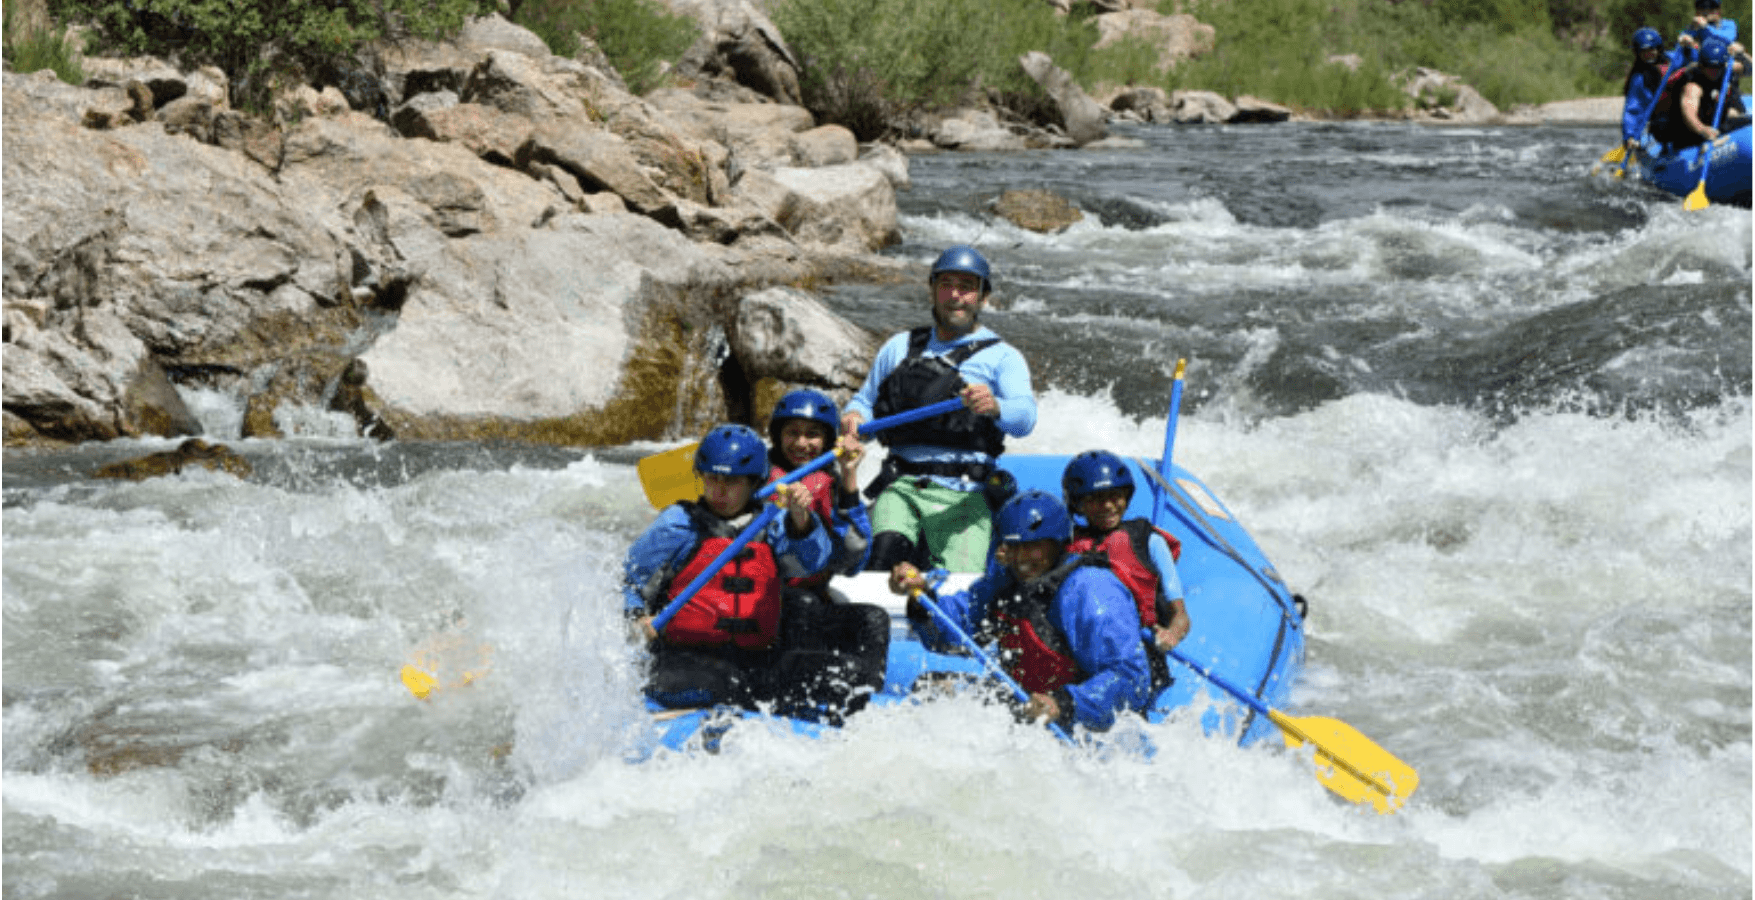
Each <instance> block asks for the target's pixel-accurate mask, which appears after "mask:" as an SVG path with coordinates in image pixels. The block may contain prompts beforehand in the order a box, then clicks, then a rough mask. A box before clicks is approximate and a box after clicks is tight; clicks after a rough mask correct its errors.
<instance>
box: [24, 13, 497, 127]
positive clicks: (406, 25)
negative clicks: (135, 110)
mask: <svg viewBox="0 0 1755 900" xmlns="http://www.w3.org/2000/svg"><path fill="white" fill-rule="evenodd" d="M48 6H49V12H50V13H51V14H52V15H54V17H55V18H56V20H57V21H62V22H79V23H89V24H90V25H91V26H92V32H91V41H92V45H93V46H92V49H93V50H95V51H102V52H107V53H117V54H126V55H131V54H150V55H153V56H159V57H163V58H167V59H173V58H174V59H177V60H180V61H181V62H182V63H183V64H185V65H215V66H218V67H219V68H220V69H221V70H222V71H224V72H225V74H226V77H227V78H228V79H230V81H231V87H232V98H231V99H232V103H233V104H234V105H237V106H241V107H244V108H248V109H265V108H266V107H267V105H268V103H269V100H270V98H271V97H272V96H273V92H274V90H275V88H276V86H277V85H280V84H284V83H292V82H294V81H298V80H310V79H312V78H316V77H321V76H322V74H323V73H330V74H337V75H338V76H340V75H343V74H344V73H348V72H352V71H354V70H356V69H358V68H359V64H358V63H357V62H355V61H354V59H353V54H354V53H355V51H357V50H358V49H359V47H360V46H361V45H362V44H366V43H368V42H371V41H376V40H378V39H380V38H384V37H397V36H402V35H410V36H415V37H428V38H431V37H441V36H445V35H451V34H455V33H457V31H458V30H459V29H460V28H462V26H463V23H464V21H465V20H466V19H467V18H468V17H469V16H472V15H477V14H479V13H482V12H486V11H490V10H492V9H494V8H495V6H496V3H495V0H228V2H224V3H216V2H211V0H49V4H48ZM351 99H352V98H350V101H351Z"/></svg>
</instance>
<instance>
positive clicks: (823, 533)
mask: <svg viewBox="0 0 1755 900" xmlns="http://www.w3.org/2000/svg"><path fill="white" fill-rule="evenodd" d="M787 518H788V516H787V515H786V514H782V515H780V516H778V517H776V518H775V519H774V521H772V522H769V523H768V527H767V529H766V530H765V531H764V532H763V536H764V537H765V538H766V540H767V543H768V546H769V547H772V548H773V549H774V558H775V560H776V561H777V562H778V564H779V566H780V574H781V575H782V576H783V577H786V578H798V577H802V576H805V575H813V574H815V573H817V572H819V571H821V570H822V568H823V566H824V565H826V564H827V563H828V561H829V557H830V555H831V554H832V553H833V552H834V548H833V546H832V545H831V543H830V540H831V539H830V535H829V531H828V529H826V528H824V527H823V523H822V520H821V519H819V518H817V516H816V514H815V513H812V514H811V517H810V520H811V528H810V533H808V534H806V535H805V536H803V537H799V538H795V537H792V536H790V535H789V534H787V532H786V520H787ZM748 524H749V523H748V522H747V521H745V522H743V523H742V525H743V527H748ZM867 527H869V526H867ZM740 530H741V529H740ZM702 537H703V536H702V535H701V534H700V532H699V531H697V530H696V528H695V521H694V519H692V518H691V517H690V516H689V514H688V512H687V511H686V510H685V509H683V507H682V505H681V504H671V505H670V506H667V507H665V508H664V511H663V512H660V513H659V514H658V519H657V520H656V521H654V522H653V523H652V524H651V525H649V526H647V528H646V531H645V532H644V533H642V534H641V535H640V536H639V537H638V538H636V539H635V540H634V543H633V545H632V546H630V547H628V555H627V556H626V557H625V558H624V560H623V562H622V603H623V605H624V607H625V608H626V610H627V612H628V614H629V615H641V614H644V613H646V612H648V611H651V607H649V606H648V605H647V599H646V598H647V597H648V596H650V597H653V598H657V597H658V596H659V592H660V591H661V590H662V588H663V587H664V582H666V581H668V580H669V579H670V578H671V577H673V576H674V575H675V574H676V573H677V572H679V571H682V568H683V567H684V566H686V565H688V562H689V559H690V556H691V552H690V551H692V550H693V549H694V547H695V545H696V544H698V543H700V542H701V540H702Z"/></svg>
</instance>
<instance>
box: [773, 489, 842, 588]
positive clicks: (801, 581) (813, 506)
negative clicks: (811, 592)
mask: <svg viewBox="0 0 1755 900" xmlns="http://www.w3.org/2000/svg"><path fill="white" fill-rule="evenodd" d="M769 458H770V459H772V457H769ZM787 471H788V470H786V469H782V468H780V467H779V466H774V467H773V468H771V469H769V470H768V481H769V482H770V483H772V482H775V481H779V480H780V479H781V478H784V477H786V473H787ZM798 483H799V484H802V485H804V486H805V487H807V488H809V489H810V511H811V512H813V513H816V514H817V518H818V519H820V520H821V521H822V523H823V526H824V527H828V525H829V523H830V522H833V521H834V515H835V477H834V476H833V475H830V474H829V473H828V472H825V471H823V470H821V469H818V470H817V471H815V472H812V473H810V474H809V475H806V476H804V477H803V478H800V479H798ZM834 574H835V573H833V572H831V571H829V567H828V566H824V567H823V571H821V572H817V573H815V574H811V575H805V576H802V577H799V578H788V579H786V586H787V587H802V588H816V587H821V586H822V585H825V584H828V583H829V579H830V578H831V577H833V576H834Z"/></svg>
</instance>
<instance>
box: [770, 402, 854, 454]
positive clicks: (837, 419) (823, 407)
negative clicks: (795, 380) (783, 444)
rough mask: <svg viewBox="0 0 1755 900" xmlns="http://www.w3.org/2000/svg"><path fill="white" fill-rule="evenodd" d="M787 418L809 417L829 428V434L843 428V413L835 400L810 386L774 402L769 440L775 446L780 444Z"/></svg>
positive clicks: (831, 435)
mask: <svg viewBox="0 0 1755 900" xmlns="http://www.w3.org/2000/svg"><path fill="white" fill-rule="evenodd" d="M787 419H808V420H810V421H812V422H816V423H818V424H820V425H822V426H824V427H826V428H828V429H829V436H830V437H831V438H833V437H834V435H835V432H836V431H839V430H840V428H841V414H840V412H839V411H837V410H836V409H835V401H833V400H830V399H829V395H828V394H825V393H823V392H822V391H813V390H810V389H808V388H806V389H804V390H797V391H793V392H792V393H790V394H787V395H786V396H784V397H781V398H780V402H779V403H776V404H774V411H773V412H771V413H769V414H768V440H769V441H770V442H771V443H773V444H774V445H775V446H778V445H779V444H780V428H781V425H782V424H783V423H784V422H785V421H786V420H787Z"/></svg>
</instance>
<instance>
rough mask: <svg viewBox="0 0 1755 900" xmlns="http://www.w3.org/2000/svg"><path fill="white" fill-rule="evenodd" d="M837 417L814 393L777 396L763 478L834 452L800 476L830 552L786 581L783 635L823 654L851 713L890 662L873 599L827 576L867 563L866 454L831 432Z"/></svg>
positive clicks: (881, 615)
mask: <svg viewBox="0 0 1755 900" xmlns="http://www.w3.org/2000/svg"><path fill="white" fill-rule="evenodd" d="M839 425H840V419H839V416H838V414H837V411H836V409H835V401H833V400H831V399H829V397H828V395H826V394H823V393H822V392H820V391H813V390H808V389H807V390H797V391H793V392H791V393H789V394H787V395H786V396H784V397H781V398H780V402H779V403H776V404H774V411H773V412H771V413H769V415H768V441H769V448H768V462H769V465H770V466H771V468H770V470H769V472H768V480H769V481H778V480H779V479H780V478H782V477H784V476H785V475H786V474H787V473H788V472H791V471H793V470H794V469H797V468H798V467H799V466H802V465H805V464H806V463H809V462H810V461H811V460H813V459H816V458H818V457H820V456H822V455H823V454H824V453H827V452H829V451H830V450H831V449H833V450H836V451H837V452H838V453H839V454H840V457H839V458H838V459H837V460H836V462H835V468H836V471H835V473H834V474H830V472H829V471H828V470H819V471H816V472H812V473H811V474H809V475H806V476H804V478H802V479H800V480H799V482H798V483H799V484H802V485H804V486H805V488H806V489H807V490H809V491H810V494H811V504H810V507H811V511H812V512H813V513H815V514H816V516H817V518H818V519H819V520H821V521H822V522H824V523H825V524H826V525H827V526H828V528H829V539H830V544H831V546H832V547H833V555H832V556H831V558H830V559H829V563H828V565H826V566H824V567H823V569H822V571H820V572H817V573H816V574H813V575H803V576H799V577H796V578H789V579H787V580H786V588H785V591H784V601H785V602H784V604H783V606H782V614H781V629H780V630H781V640H782V641H783V642H784V644H785V646H786V647H787V648H788V649H790V650H792V651H794V652H805V651H809V652H814V653H820V654H825V655H826V657H827V658H826V659H824V660H822V662H823V666H822V668H823V669H824V670H825V671H826V672H829V673H832V674H834V675H836V676H838V681H839V683H840V684H843V685H845V686H846V689H847V691H849V692H851V693H850V695H849V696H846V697H842V698H839V700H840V706H841V707H842V708H843V711H845V712H854V711H856V710H858V709H860V708H861V707H863V706H865V704H866V703H867V702H868V701H869V700H870V697H871V695H872V694H874V693H876V692H878V691H881V690H883V687H884V677H885V671H886V670H887V668H888V666H889V653H890V614H889V613H888V612H887V611H885V610H884V608H883V607H881V606H877V605H875V604H871V603H849V602H848V601H847V599H846V598H845V597H842V596H841V595H840V594H838V593H836V592H834V591H832V590H830V588H829V579H830V578H831V577H832V576H834V575H837V574H845V575H852V574H854V573H855V572H858V571H859V570H860V569H861V568H863V567H864V565H865V560H866V555H867V551H868V550H869V549H870V543H871V519H870V518H869V517H868V516H867V515H866V509H865V502H864V501H863V500H861V499H860V496H859V461H860V459H861V458H862V457H864V455H865V449H864V447H863V446H861V444H860V441H859V438H858V437H857V436H855V435H842V436H841V437H840V439H839V440H837V439H836V437H835V429H836V428H837V427H838V426H839Z"/></svg>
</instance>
